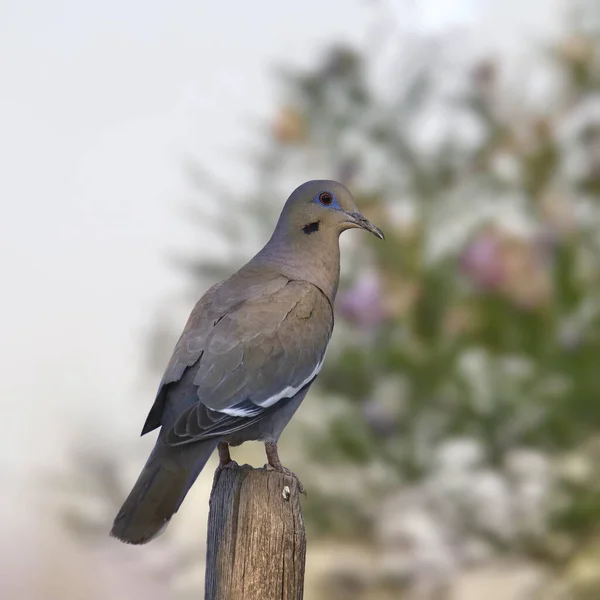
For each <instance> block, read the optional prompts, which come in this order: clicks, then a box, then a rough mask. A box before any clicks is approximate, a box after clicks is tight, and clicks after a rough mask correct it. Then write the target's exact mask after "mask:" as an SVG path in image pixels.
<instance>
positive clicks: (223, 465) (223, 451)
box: [217, 442, 238, 473]
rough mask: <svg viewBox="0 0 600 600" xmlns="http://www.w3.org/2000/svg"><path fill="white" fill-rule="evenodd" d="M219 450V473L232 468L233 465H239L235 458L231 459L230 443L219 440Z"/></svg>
mask: <svg viewBox="0 0 600 600" xmlns="http://www.w3.org/2000/svg"><path fill="white" fill-rule="evenodd" d="M217 450H218V452H219V466H218V467H217V472H218V473H220V472H221V471H223V470H224V469H232V468H233V467H237V466H238V464H237V463H236V462H235V460H232V459H231V454H229V444H226V443H225V442H219V445H218V446H217Z"/></svg>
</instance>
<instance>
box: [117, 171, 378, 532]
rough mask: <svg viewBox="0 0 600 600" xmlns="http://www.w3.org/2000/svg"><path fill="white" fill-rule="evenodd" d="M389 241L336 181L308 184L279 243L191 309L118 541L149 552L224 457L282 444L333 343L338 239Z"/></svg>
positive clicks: (295, 199)
mask: <svg viewBox="0 0 600 600" xmlns="http://www.w3.org/2000/svg"><path fill="white" fill-rule="evenodd" d="M352 227H361V228H363V229H366V230H368V231H371V232H372V233H374V234H375V235H377V236H378V237H380V238H381V239H383V234H382V233H381V231H380V230H379V229H377V228H376V227H375V226H374V225H372V224H371V223H369V221H367V220H366V219H365V218H364V217H362V215H360V213H359V212H358V210H357V208H356V205H355V203H354V200H353V198H352V195H351V194H350V192H349V191H348V190H347V189H346V188H345V187H344V186H342V185H341V184H340V183H337V182H334V181H309V182H307V183H305V184H303V185H301V186H300V187H299V188H297V189H296V190H295V191H294V192H293V193H292V195H291V196H290V197H289V198H288V200H287V202H286V204H285V206H284V208H283V210H282V213H281V215H280V217H279V220H278V222H277V226H276V228H275V231H274V233H273V235H272V236H271V239H270V240H269V241H268V243H267V244H266V245H265V246H264V248H263V249H262V250H261V251H260V252H259V253H258V254H257V255H256V256H255V257H254V258H253V259H252V260H251V261H250V262H249V263H247V264H246V265H245V266H243V267H242V268H241V269H240V270H239V271H238V272H237V273H235V274H234V275H232V276H231V277H230V278H229V279H227V280H225V281H223V282H221V283H219V284H217V285H215V286H213V287H212V288H211V289H209V290H208V291H207V292H206V294H205V295H204V296H203V297H202V298H201V299H200V300H199V302H198V303H197V304H196V306H195V307H194V309H193V311H192V313H191V315H190V317H189V319H188V322H187V324H186V325H185V328H184V330H183V333H182V334H181V337H180V339H179V341H178V342H177V344H176V346H175V349H174V351H173V356H172V357H171V360H170V362H169V364H168V365H167V368H166V370H165V373H164V375H163V378H162V381H161V383H160V386H159V390H158V394H157V396H156V399H155V402H154V405H153V406H152V408H151V410H150V413H149V414H148V418H147V419H146V422H145V424H144V427H143V429H142V435H144V434H146V433H148V432H150V431H152V430H154V429H157V428H159V427H160V433H159V436H158V440H157V442H156V445H155V447H154V449H153V451H152V453H151V455H150V457H149V458H148V461H147V463H146V465H145V466H144V469H143V470H142V472H141V474H140V476H139V478H138V480H137V482H136V483H135V485H134V487H133V489H132V491H131V493H130V494H129V496H128V498H127V499H126V500H125V503H124V504H123V507H122V508H121V510H120V511H119V514H118V515H117V517H116V518H115V521H114V524H113V528H112V530H111V535H113V536H114V537H117V538H119V539H120V540H122V541H124V542H127V543H132V544H141V543H145V542H147V541H149V540H150V539H152V538H153V537H155V536H156V535H158V534H159V533H160V532H161V531H162V530H163V529H164V527H165V526H166V525H167V524H168V521H169V520H170V518H171V517H172V515H173V514H174V513H175V512H176V511H177V510H178V508H179V506H180V505H181V502H182V501H183V499H184V497H185V495H186V493H187V492H188V490H189V489H190V487H191V485H192V484H193V483H194V481H195V479H196V477H197V476H198V474H199V473H200V471H201V470H202V468H203V467H204V465H205V464H206V461H207V460H208V459H209V457H210V455H211V454H212V452H213V451H214V449H215V448H216V447H217V446H218V447H219V454H220V457H221V465H220V467H221V468H224V467H225V466H226V465H227V463H228V461H229V460H230V458H229V452H228V445H234V446H235V445H239V444H241V443H243V442H245V441H249V440H261V441H263V442H265V444H266V449H267V457H268V460H269V464H271V466H272V467H274V468H276V469H280V470H286V471H287V469H285V467H283V466H282V465H281V462H280V461H279V457H278V454H277V440H278V439H279V436H280V435H281V432H282V431H283V429H284V428H285V426H286V425H287V423H288V422H289V420H290V419H291V417H292V416H293V414H294V412H295V411H296V410H297V408H298V406H299V405H300V403H301V401H302V400H303V399H304V396H305V395H306V393H307V391H308V389H309V387H310V385H311V384H312V383H313V382H314V380H315V378H316V377H317V375H318V373H319V371H320V369H321V365H322V363H323V359H324V356H325V350H326V348H327V344H328V343H329V339H330V337H331V332H332V330H333V302H334V300H335V295H336V292H337V286H338V281H339V268H340V252H339V241H338V238H339V234H340V233H341V232H342V231H344V230H345V229H349V228H352Z"/></svg>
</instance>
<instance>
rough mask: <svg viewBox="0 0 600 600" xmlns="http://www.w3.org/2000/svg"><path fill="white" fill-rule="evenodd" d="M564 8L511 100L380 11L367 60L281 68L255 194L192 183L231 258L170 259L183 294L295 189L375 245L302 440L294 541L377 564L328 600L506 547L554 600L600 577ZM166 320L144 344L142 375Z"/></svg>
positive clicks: (589, 307)
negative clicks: (313, 188)
mask: <svg viewBox="0 0 600 600" xmlns="http://www.w3.org/2000/svg"><path fill="white" fill-rule="evenodd" d="M573 5H574V6H575V5H576V6H577V8H578V11H575V12H574V13H573V14H574V15H575V17H574V18H573V19H572V20H571V21H569V24H568V25H567V26H566V27H565V31H564V33H563V34H562V35H561V36H560V37H559V38H558V39H555V40H553V42H552V44H551V45H550V47H548V48H547V49H546V51H545V52H540V60H539V61H538V62H537V63H535V65H533V66H532V67H531V72H530V73H529V76H528V77H527V79H525V80H523V81H521V82H520V83H519V85H518V86H517V85H515V84H514V83H513V84H511V83H510V78H509V76H510V75H511V72H510V70H511V69H512V68H513V67H514V65H509V64H506V65H505V64H504V63H503V62H502V61H497V60H492V59H481V58H477V59H474V58H473V57H472V56H469V55H467V56H466V57H465V52H464V51H463V48H462V46H461V44H460V43H459V44H458V45H456V44H453V43H451V40H446V39H442V40H430V39H424V38H422V37H418V36H417V37H412V38H411V39H410V40H408V39H407V37H406V36H403V35H400V34H399V33H398V31H397V30H395V29H394V27H393V26H392V24H391V22H390V21H389V20H388V19H387V16H384V18H383V19H382V23H383V24H382V25H381V27H380V28H379V29H377V31H374V32H373V35H372V36H371V38H370V40H371V41H373V42H376V43H373V44H372V45H370V46H369V47H368V48H367V49H366V50H357V49H356V48H350V47H347V46H343V45H333V46H331V47H330V48H328V49H326V51H325V52H324V53H323V57H322V60H320V61H319V63H318V64H317V65H316V66H315V67H314V68H312V69H309V70H307V71H301V72H298V71H296V70H293V69H291V70H290V69H288V70H283V71H282V72H280V73H279V77H280V82H281V103H280V108H279V111H278V112H277V114H275V115H274V117H273V120H272V123H270V124H269V125H268V127H265V128H263V129H262V130H261V132H260V138H261V140H262V142H263V145H262V147H261V149H260V151H258V152H257V151H255V152H253V157H252V158H251V159H250V160H252V161H254V166H255V173H256V180H255V182H254V186H253V188H252V190H253V191H250V192H246V193H245V194H244V195H243V196H241V197H238V196H236V194H235V193H234V192H233V190H231V189H228V188H227V186H225V185H223V184H221V182H219V181H215V179H214V178H213V177H212V175H211V174H210V173H208V172H206V171H205V170H203V169H202V168H201V167H200V166H198V165H192V166H190V167H189V173H190V176H191V177H192V178H193V182H194V185H195V187H196V189H199V190H201V191H202V192H203V193H205V194H208V195H209V196H210V197H211V198H212V203H211V204H210V206H209V205H206V206H204V205H203V206H201V205H200V204H195V205H193V206H191V207H189V210H190V214H191V215H192V216H193V217H196V216H199V217H201V219H202V228H203V231H205V230H206V222H207V220H212V222H214V230H215V231H217V232H220V234H221V235H222V236H223V238H225V239H227V240H228V242H229V243H228V245H227V249H228V250H229V254H228V256H227V258H226V259H220V258H219V257H215V256H212V257H207V256H195V257H186V258H185V259H183V260H182V259H178V265H179V266H183V267H184V268H185V269H186V271H187V273H188V274H189V282H190V286H189V293H190V296H192V297H193V298H194V299H195V298H196V297H197V295H198V291H199V290H201V289H204V288H205V287H206V286H207V285H208V284H209V283H212V282H214V281H215V280H217V279H219V278H221V277H223V276H225V275H227V274H229V273H230V272H231V271H232V270H234V269H236V268H237V267H239V265H240V264H241V263H242V262H243V261H244V260H245V259H247V257H248V256H249V255H250V253H251V252H252V251H253V250H256V249H257V248H258V247H259V245H260V244H261V243H263V242H264V240H265V239H266V237H267V235H268V234H269V233H270V231H271V230H272V227H273V224H274V221H275V218H276V216H277V214H278V211H279V210H280V208H281V202H282V198H284V197H285V196H286V195H287V193H289V191H290V189H291V188H292V187H294V186H295V185H296V184H298V183H300V182H301V181H302V180H304V179H307V178H316V177H321V176H328V177H332V178H337V179H339V180H341V181H343V182H345V183H346V184H347V185H348V186H349V187H350V188H351V189H352V190H353V192H354V194H355V196H356V199H357V203H358V205H359V206H360V208H361V210H363V211H364V212H365V213H366V215H367V216H368V217H369V218H370V219H372V220H373V221H374V222H375V223H377V224H379V225H381V226H382V227H383V229H384V230H385V233H386V241H385V243H380V242H378V241H377V240H375V239H371V236H360V235H350V234H348V235H346V236H344V238H343V244H344V245H345V246H346V248H345V250H346V252H344V260H343V265H342V267H343V271H342V285H341V288H340V293H339V296H338V302H337V312H338V315H337V317H338V319H337V327H336V334H335V336H334V342H333V344H332V347H331V349H330V352H329V353H328V360H327V362H326V365H325V368H324V370H323V372H322V374H321V375H320V378H319V383H318V386H319V387H318V391H319V393H320V394H322V395H323V396H324V399H323V400H322V401H321V402H319V403H316V402H315V403H313V404H312V406H313V407H317V406H318V409H319V411H320V414H319V417H320V418H319V419H318V420H316V419H313V418H312V415H311V414H310V411H309V410H304V411H303V413H302V415H303V418H304V421H305V422H304V423H300V425H299V426H300V427H302V429H303V431H302V436H301V438H302V439H303V440H304V441H305V442H306V443H305V445H304V446H305V452H306V456H307V457H309V458H313V459H314V460H312V461H309V464H310V465H311V468H310V470H309V469H308V466H307V469H303V479H305V483H306V484H307V486H308V487H309V488H310V490H311V493H310V496H309V498H308V500H307V504H306V515H307V519H308V521H309V524H312V526H313V528H314V530H315V531H316V532H318V533H319V534H320V535H325V534H335V535H337V536H340V535H344V536H349V537H354V538H360V539H361V541H362V542H363V543H365V542H366V543H367V544H369V549H370V551H371V554H373V553H375V555H377V556H381V558H382V559H381V561H380V562H379V563H378V564H379V566H378V567H376V568H375V567H374V566H373V562H372V561H363V563H362V568H361V567H359V566H356V565H350V564H349V563H348V565H341V566H340V569H339V571H336V572H333V573H332V576H331V585H332V586H333V587H332V588H331V589H330V590H329V591H328V592H326V595H325V597H327V598H333V597H337V596H336V595H335V594H336V593H337V594H338V595H339V593H341V592H340V590H344V592H343V594H342V595H343V597H344V598H350V599H352V598H353V597H354V598H357V599H358V598H367V597H368V593H369V590H372V589H374V588H376V587H383V588H385V589H386V590H388V591H389V590H391V591H390V594H391V596H390V597H394V598H396V597H398V590H399V589H402V590H407V594H411V593H418V594H422V595H421V596H419V597H421V598H423V597H432V598H433V597H438V598H439V597H443V598H445V597H447V596H446V595H444V594H445V593H446V590H447V589H448V587H449V585H450V584H451V583H452V581H453V579H454V578H455V577H456V575H457V574H458V573H460V570H461V569H462V568H464V567H465V566H466V565H473V564H478V563H480V562H482V561H486V560H488V559H489V558H490V557H492V556H495V555H496V554H497V553H498V552H508V553H510V554H512V555H514V554H521V555H524V556H528V557H531V558H532V559H534V560H536V561H537V562H538V563H541V564H544V565H546V566H547V567H549V568H550V569H551V570H553V571H554V573H555V576H554V578H552V579H550V584H549V585H550V587H551V588H552V590H554V589H558V588H556V585H557V583H556V582H557V579H558V578H562V584H563V587H564V589H566V590H567V591H566V592H565V594H566V596H564V597H568V598H576V597H577V594H581V596H580V597H581V598H591V597H594V598H596V597H600V581H598V578H596V579H594V578H593V577H591V578H590V577H588V576H587V575H586V577H587V579H585V581H584V582H583V583H581V582H579V579H580V577H579V574H580V573H581V572H582V571H583V572H584V573H586V574H588V573H589V568H588V569H587V570H586V569H581V568H579V565H581V564H586V565H587V564H588V563H589V561H592V564H594V565H595V572H596V573H598V572H600V568H599V563H600V560H599V559H598V557H597V555H598V552H597V547H598V539H599V538H598V537H597V531H596V526H597V525H598V524H599V523H600V484H599V483H598V482H600V461H599V460H598V458H599V457H600V453H599V451H598V444H599V443H600V442H599V441H598V439H599V436H598V430H599V427H600V402H599V401H598V398H599V396H600V377H599V374H598V373H599V371H598V359H599V357H600V261H599V260H598V256H600V202H599V200H600V35H599V30H598V28H597V27H596V26H594V23H593V19H592V18H590V16H589V15H590V14H596V13H595V12H594V10H596V11H600V4H599V3H598V0H587V1H586V2H578V3H573ZM374 10H378V9H377V8H375V9H374ZM586 10H588V11H591V12H586ZM581 15H587V16H585V17H582V16H581ZM596 25H598V23H597V24H596ZM507 70H508V72H507ZM540 81H543V82H544V85H543V86H542V88H540V86H539V85H538V83H539V82H540ZM256 157H258V158H256ZM234 203H235V204H236V206H235V210H234V209H233V208H232V204H234ZM225 207H226V210H224V209H225ZM220 208H223V211H222V212H221V211H220ZM232 213H235V214H236V215H237V218H236V219H231V218H230V215H231V214H232ZM349 265H352V269H349V268H348V267H349ZM179 326H180V323H178V325H177V331H171V330H170V329H169V326H168V323H167V325H166V329H164V328H161V329H160V331H158V333H157V332H155V334H156V338H155V339H156V340H157V346H154V347H153V350H157V352H153V355H152V364H153V365H155V366H156V365H164V360H163V357H164V359H165V360H166V355H167V354H169V353H170V352H171V348H172V343H173V342H174V339H175V336H176V334H177V333H178V330H179ZM296 427H298V425H296ZM299 437H300V436H299ZM109 466H110V465H109ZM100 467H101V468H99V472H100V473H104V474H107V473H109V472H110V469H108V467H106V466H103V465H100ZM113 479H114V478H112V477H111V478H108V479H107V477H104V480H105V481H104V485H106V486H108V487H109V488H110V489H111V490H112V489H113V488H115V485H116V484H115V482H114V480H113ZM309 480H310V481H309ZM113 495H114V494H113ZM69 517H70V519H71V522H72V523H73V524H74V525H75V526H77V527H78V528H80V529H86V528H87V529H89V528H90V527H91V525H89V524H85V523H82V522H81V519H76V518H75V517H74V516H73V515H69ZM586 561H587V562H586ZM367 567H368V568H367ZM361 569H362V570H361ZM593 570H594V569H592V571H593ZM578 578H579V579H578ZM349 581H350V584H351V585H350V587H347V586H348V582H349ZM555 584H556V585H555ZM344 586H346V587H344ZM569 586H570V587H569ZM578 586H579V587H578ZM348 589H351V590H354V591H353V592H352V594H355V595H354V596H352V594H351V593H350V592H349V591H348ZM336 590H337V591H336ZM361 590H362V591H361ZM363 592H364V595H361V594H363ZM552 593H554V591H553V592H552ZM434 594H438V596H434ZM586 594H587V595H586ZM379 597H384V596H379ZM540 597H543V598H550V597H551V595H550V592H548V588H544V590H543V591H542V592H541V596H540ZM557 598H558V596H557Z"/></svg>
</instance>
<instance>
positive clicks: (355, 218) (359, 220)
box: [346, 212, 385, 240]
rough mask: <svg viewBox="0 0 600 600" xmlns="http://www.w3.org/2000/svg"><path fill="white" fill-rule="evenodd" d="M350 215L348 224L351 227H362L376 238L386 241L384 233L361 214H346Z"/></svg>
mask: <svg viewBox="0 0 600 600" xmlns="http://www.w3.org/2000/svg"><path fill="white" fill-rule="evenodd" d="M346 214H347V215H348V217H349V218H348V221H346V223H347V224H348V226H349V227H360V228H361V229H365V230H366V231H370V232H371V233H372V234H373V235H374V236H377V237H378V238H379V239H380V240H384V239H385V236H384V235H383V231H381V229H379V227H375V225H373V223H371V221H369V220H368V219H365V217H363V216H362V215H361V214H360V213H359V212H352V213H346Z"/></svg>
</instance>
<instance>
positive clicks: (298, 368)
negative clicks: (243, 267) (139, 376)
mask: <svg viewBox="0 0 600 600" xmlns="http://www.w3.org/2000/svg"><path fill="white" fill-rule="evenodd" d="M274 287H275V286H274V285H271V286H270V288H269V289H268V290H266V292H265V293H263V294H256V295H254V296H253V297H252V298H249V299H245V300H244V301H242V302H239V303H237V304H234V305H233V306H232V307H231V309H230V310H228V311H227V312H226V313H225V314H221V315H220V316H219V317H218V318H217V319H212V318H211V319H210V323H209V325H206V319H201V321H202V323H203V324H202V325H200V326H199V327H198V328H197V331H198V335H196V336H194V335H189V336H188V343H187V346H186V348H188V349H189V350H190V351H194V352H196V353H198V358H197V359H196V361H195V362H194V363H193V385H194V386H195V388H196V390H195V391H196V398H197V402H195V403H194V404H193V405H191V406H187V407H185V408H184V409H183V410H182V412H181V414H179V415H178V416H177V418H176V419H175V421H174V423H173V424H172V425H171V426H170V427H169V430H168V431H166V432H163V435H164V436H165V437H164V439H165V440H166V442H167V443H169V444H174V445H179V444H184V443H189V442H192V441H196V440H200V439H205V438H207V437H213V436H221V435H226V434H229V433H232V432H234V431H237V430H239V429H241V428H244V427H247V426H248V425H250V424H251V423H254V422H256V421H258V420H260V419H261V418H263V417H264V416H265V414H267V413H270V412H271V410H272V409H271V407H273V410H274V409H275V407H276V406H277V404H278V402H280V401H285V400H286V399H288V398H291V397H292V396H294V395H295V394H296V393H297V392H298V391H299V390H300V389H302V388H303V387H304V386H306V385H308V384H310V382H311V381H312V380H313V379H314V378H315V377H316V376H317V374H318V372H319V370H320V368H321V364H322V361H323V356H324V354H325V349H326V347H327V344H328V342H329V338H330V336H331V331H332V328H333V314H332V309H331V305H330V303H329V300H328V299H327V298H326V297H325V295H324V294H323V293H322V292H321V291H320V290H319V289H318V288H316V287H315V286H313V285H311V284H309V283H306V282H302V281H289V280H288V281H287V282H286V284H285V285H283V286H281V287H278V289H274ZM204 310H206V309H204ZM208 312H210V311H208ZM207 327H208V330H207V329H206V328H207ZM191 333H192V332H191V331H190V334H191ZM190 360H191V357H190ZM186 362H187V361H186ZM184 364H185V363H184ZM184 371H185V367H184ZM182 373H183V372H182ZM190 373H191V372H190ZM180 377H181V375H180ZM187 378H188V377H187V375H186V379H187Z"/></svg>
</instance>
